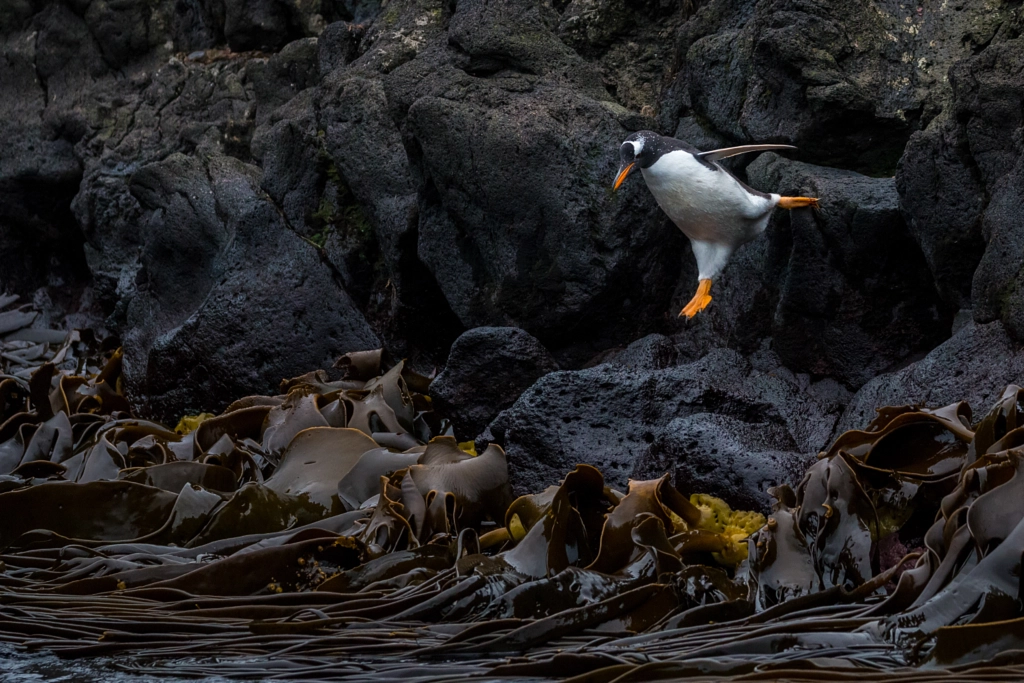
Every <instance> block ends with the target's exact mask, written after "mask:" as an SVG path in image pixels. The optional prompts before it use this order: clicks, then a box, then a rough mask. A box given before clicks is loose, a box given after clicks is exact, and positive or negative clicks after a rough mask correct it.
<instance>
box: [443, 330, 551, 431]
mask: <svg viewBox="0 0 1024 683" xmlns="http://www.w3.org/2000/svg"><path fill="white" fill-rule="evenodd" d="M557 369H558V364H557V363H555V359H554V358H552V357H551V354H550V353H548V350H547V349H545V348H544V347H543V346H542V345H541V343H540V342H539V341H537V340H536V339H535V338H533V337H531V336H530V335H529V334H528V333H527V332H525V331H523V330H520V329H518V328H515V327H477V328H475V329H472V330H469V331H468V332H466V333H465V334H463V335H462V336H461V337H459V338H458V339H456V340H455V343H454V344H453V345H452V352H451V355H449V356H448V363H447V365H446V366H445V369H444V372H442V373H441V374H440V375H438V376H437V378H436V379H435V380H434V381H433V382H432V383H431V385H430V396H431V397H432V398H433V399H434V401H435V405H436V409H437V410H438V412H440V413H441V414H442V415H443V416H445V417H447V418H449V419H450V420H451V421H452V425H453V426H454V427H455V434H456V436H458V437H459V438H460V439H472V438H474V437H475V436H476V435H477V434H479V433H480V432H481V431H483V429H484V428H485V427H486V426H487V425H488V424H489V423H490V422H491V420H493V419H494V418H495V417H496V416H497V415H498V413H500V412H501V411H502V410H504V409H505V408H508V407H509V406H510V405H512V404H513V403H515V401H516V399H517V398H519V395H520V394H522V393H523V391H524V390H526V389H528V388H529V387H530V385H532V384H533V383H534V382H536V381H537V380H538V379H540V378H541V377H543V376H544V375H546V374H547V373H549V372H554V371H555V370H557Z"/></svg>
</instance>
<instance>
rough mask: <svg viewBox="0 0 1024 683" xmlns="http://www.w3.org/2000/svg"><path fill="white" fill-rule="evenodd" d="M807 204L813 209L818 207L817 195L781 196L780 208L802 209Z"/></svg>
mask: <svg viewBox="0 0 1024 683" xmlns="http://www.w3.org/2000/svg"><path fill="white" fill-rule="evenodd" d="M805 206H809V207H811V208H812V209H817V208H819V207H818V198H817V197H779V208H782V209H802V208H803V207H805Z"/></svg>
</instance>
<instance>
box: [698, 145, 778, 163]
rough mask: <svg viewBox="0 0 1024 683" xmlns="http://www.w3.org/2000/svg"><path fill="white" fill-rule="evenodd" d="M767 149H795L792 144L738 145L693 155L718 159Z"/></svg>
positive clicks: (706, 158)
mask: <svg viewBox="0 0 1024 683" xmlns="http://www.w3.org/2000/svg"><path fill="white" fill-rule="evenodd" d="M769 149H796V147H794V146H793V145H740V146H739V147H723V148H722V149H713V150H711V151H710V152H697V153H696V154H694V156H695V157H698V158H700V159H703V160H704V161H718V160H719V159H728V158H729V157H734V156H736V155H737V154H746V153H747V152H764V151H767V150H769Z"/></svg>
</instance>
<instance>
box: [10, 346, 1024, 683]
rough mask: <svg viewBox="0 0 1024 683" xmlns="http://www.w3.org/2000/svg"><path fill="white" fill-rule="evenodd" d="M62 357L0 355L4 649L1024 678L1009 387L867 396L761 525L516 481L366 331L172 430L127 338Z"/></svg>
mask: <svg viewBox="0 0 1024 683" xmlns="http://www.w3.org/2000/svg"><path fill="white" fill-rule="evenodd" d="M75 343H79V342H75ZM73 347H74V344H73V343H72V344H71V345H69V346H68V347H67V348H68V350H69V351H71V350H73ZM54 351H55V350H54V349H53V348H50V349H49V351H48V353H49V354H50V355H49V360H50V362H41V363H37V364H36V365H35V366H32V365H30V361H26V362H25V363H24V364H22V365H21V366H20V367H22V369H31V370H32V372H29V373H25V372H22V373H21V375H17V374H6V373H5V374H3V375H2V376H0V388H2V396H3V403H2V404H0V409H2V413H0V520H2V524H0V563H2V564H0V640H2V641H6V642H11V643H16V644H20V645H22V646H26V647H31V648H45V649H47V650H50V651H53V652H55V653H57V654H60V655H62V656H87V655H93V656H111V655H117V656H118V659H117V661H118V662H119V664H118V666H121V667H124V668H129V669H132V670H140V671H146V672H149V673H157V674H159V673H173V674H176V675H179V676H181V675H194V676H205V675H211V674H217V675H221V676H227V677H238V678H251V677H259V678H268V677H270V678H294V679H312V678H315V679H319V680H362V679H368V678H373V679H374V680H398V679H402V680H409V679H413V680H444V679H450V678H452V677H455V676H459V677H478V678H487V679H488V680H492V679H497V678H509V679H521V678H524V677H541V678H555V677H559V678H565V677H572V680H574V681H579V682H581V683H582V681H592V682H594V683H599V682H604V681H629V680H655V679H678V678H694V679H700V680H714V679H716V678H721V679H730V680H772V679H777V678H785V679H786V680H826V679H827V680H838V679H842V678H857V679H858V680H891V679H893V678H894V677H898V678H900V679H903V680H915V681H928V680H948V679H949V678H950V677H952V678H955V679H956V680H972V679H976V680H991V679H992V678H993V677H995V678H1001V679H1005V678H1011V677H1015V676H1020V675H1024V661H1021V655H1020V652H1022V651H1024V613H1022V607H1021V597H1022V596H1021V578H1020V577H1021V556H1022V553H1024V473H1022V472H1021V464H1022V460H1024V418H1022V417H1020V416H1021V415H1024V413H1022V411H1024V391H1022V390H1021V389H1019V388H1018V387H1016V386H1011V387H1008V388H1007V390H1006V392H1005V393H1004V394H1003V396H1002V398H1001V399H1000V401H999V402H998V403H997V405H996V406H994V407H993V408H992V409H991V410H990V411H989V412H988V413H987V414H986V415H985V416H984V417H983V418H982V419H981V420H980V421H978V422H974V421H973V420H972V414H971V411H970V408H969V407H968V406H967V405H965V404H962V403H961V404H956V405H952V406H947V407H944V408H940V409H926V408H920V407H899V408H886V409H883V410H881V411H879V414H878V417H877V419H876V420H875V421H874V422H872V423H871V424H870V425H868V426H867V427H866V428H865V429H864V430H863V431H852V432H848V433H846V434H844V435H842V436H841V437H840V438H839V439H837V440H836V442H835V443H834V444H832V446H831V447H830V448H829V450H828V451H826V452H824V453H822V454H821V457H820V458H819V460H818V461H817V462H816V463H815V464H814V465H813V466H812V467H811V468H810V469H809V470H808V471H807V473H806V475H805V476H804V478H803V480H802V481H800V482H799V483H798V484H797V485H796V486H795V488H792V487H790V486H786V485H784V484H781V485H780V486H778V487H777V488H776V489H774V490H773V494H774V496H775V498H776V504H775V506H774V509H773V510H772V512H771V514H770V515H769V516H768V517H767V518H765V517H764V516H762V515H759V514H757V513H750V512H743V511H733V510H730V509H729V508H728V506H726V505H725V504H724V503H722V502H721V501H720V500H717V499H714V498H711V497H708V496H702V495H700V494H699V492H690V493H693V494H694V495H691V496H689V497H687V496H685V495H683V494H682V493H681V492H680V491H678V490H676V488H675V487H674V486H673V485H672V484H671V483H670V482H669V481H668V478H667V477H662V478H660V479H655V480H650V481H633V482H631V483H630V486H629V489H628V491H625V492H621V491H616V490H613V489H611V488H609V487H608V486H606V485H605V482H604V478H603V476H602V475H601V473H600V472H599V471H598V470H597V469H595V468H594V467H591V466H589V465H586V464H580V465H578V466H577V467H576V468H575V469H574V470H573V471H571V472H568V473H567V474H566V475H565V477H564V478H563V479H562V481H561V482H559V483H558V484H557V485H554V486H551V487H549V488H548V489H546V490H544V491H540V492H537V493H534V494H531V495H527V496H522V497H520V498H518V499H515V500H513V498H512V495H511V488H510V486H509V480H508V468H507V465H506V461H505V455H504V453H503V451H502V450H501V448H499V447H498V446H496V445H491V446H489V447H488V448H487V449H486V450H484V451H483V452H482V453H479V454H477V453H476V451H475V449H474V448H473V446H472V444H459V443H457V442H456V441H455V439H454V438H452V437H451V436H448V435H446V433H445V432H446V424H445V423H444V422H443V421H442V420H440V419H439V418H438V417H437V416H436V415H435V414H434V413H433V411H432V410H431V408H430V400H429V398H428V397H427V396H426V395H425V394H424V393H423V391H424V390H425V388H426V386H427V380H426V378H423V377H421V376H419V375H417V374H416V373H414V372H411V371H410V370H409V369H408V368H406V367H405V365H404V364H403V363H402V362H398V363H394V364H384V365H383V366H382V361H383V355H382V354H381V353H380V352H361V353H358V354H350V355H349V356H347V357H345V358H343V359H342V360H341V362H339V364H338V365H339V368H341V369H342V370H343V371H344V372H345V375H344V376H340V377H339V376H331V375H329V374H328V373H326V372H324V371H317V372H314V373H310V374H307V375H304V376H302V377H298V378H294V379H291V380H287V381H285V382H283V383H282V386H281V393H280V395H277V396H251V397H246V398H243V399H241V400H238V401H236V402H234V403H232V404H231V405H230V406H228V408H227V409H226V410H225V411H224V412H223V413H221V414H220V415H216V416H213V415H202V416H190V417H187V418H185V419H183V420H182V421H181V423H180V424H179V425H178V426H177V428H176V429H169V428H167V427H164V426H162V425H159V424H156V423H153V422H149V421H146V420H141V419H138V418H136V417H134V416H132V415H131V413H130V411H128V407H127V404H126V402H125V401H124V399H123V397H121V395H120V392H119V386H120V382H119V376H120V355H119V353H118V352H116V351H115V352H113V353H108V354H107V355H106V356H104V357H103V362H102V363H93V362H92V361H85V360H82V361H80V362H75V363H65V362H64V359H60V360H61V363H57V362H52V361H53V356H54ZM65 355H67V354H65ZM39 360H40V361H47V357H46V356H44V354H40V356H39Z"/></svg>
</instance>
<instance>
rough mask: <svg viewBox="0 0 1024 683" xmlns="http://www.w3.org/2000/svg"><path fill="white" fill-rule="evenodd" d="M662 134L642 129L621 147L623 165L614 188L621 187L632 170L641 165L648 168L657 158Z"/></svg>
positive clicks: (627, 139)
mask: <svg viewBox="0 0 1024 683" xmlns="http://www.w3.org/2000/svg"><path fill="white" fill-rule="evenodd" d="M659 137H660V136H659V135H658V134H657V133H654V132H652V131H649V130H642V131H640V132H638V133H633V134H632V135H630V136H629V137H628V138H626V140H625V141H624V142H623V143H622V145H621V146H620V147H619V159H620V160H621V162H622V163H621V165H620V166H619V172H618V174H617V175H616V176H615V184H614V185H613V186H612V189H613V190H617V189H619V185H621V184H622V181H624V180H625V179H626V176H628V175H629V173H630V171H632V170H633V169H634V168H636V167H637V166H639V167H640V168H648V167H649V166H650V165H651V164H653V163H654V162H655V160H656V159H657V156H658V154H657V150H656V147H657V140H658V138H659Z"/></svg>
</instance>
